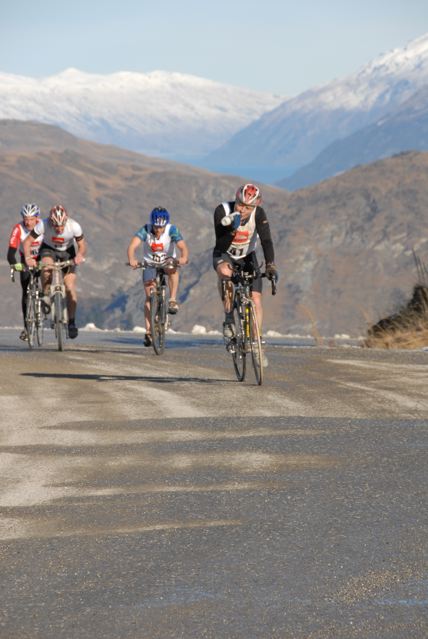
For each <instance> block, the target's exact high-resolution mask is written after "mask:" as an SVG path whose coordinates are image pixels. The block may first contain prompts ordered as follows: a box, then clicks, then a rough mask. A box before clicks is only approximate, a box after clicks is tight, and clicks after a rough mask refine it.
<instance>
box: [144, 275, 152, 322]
mask: <svg viewBox="0 0 428 639" xmlns="http://www.w3.org/2000/svg"><path fill="white" fill-rule="evenodd" d="M153 286H154V280H148V281H147V282H144V293H145V294H146V299H145V302H144V321H145V324H146V334H147V333H150V294H151V292H152V289H153Z"/></svg>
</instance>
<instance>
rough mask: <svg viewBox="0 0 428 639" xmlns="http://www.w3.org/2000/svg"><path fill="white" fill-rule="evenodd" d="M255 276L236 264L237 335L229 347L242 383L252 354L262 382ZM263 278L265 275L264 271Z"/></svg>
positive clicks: (228, 341) (273, 283) (235, 328)
mask: <svg viewBox="0 0 428 639" xmlns="http://www.w3.org/2000/svg"><path fill="white" fill-rule="evenodd" d="M256 276H257V274H252V273H248V272H247V271H245V269H244V266H243V265H241V264H239V263H238V264H236V265H235V266H234V274H233V276H232V282H233V284H234V294H233V301H232V312H233V317H234V333H235V334H234V336H233V337H232V338H230V339H227V341H226V349H227V351H228V352H229V353H231V355H232V360H233V366H234V369H235V373H236V377H237V379H238V381H240V382H242V381H244V379H245V375H246V368H247V367H246V356H247V354H251V360H252V365H253V370H254V374H255V377H256V382H257V384H258V385H259V386H260V385H261V384H262V383H263V359H262V358H263V353H262V346H261V337H260V329H259V325H258V321H257V315H256V310H255V305H254V302H253V300H252V296H251V283H252V281H253V279H254V278H255V277H256ZM261 277H266V274H265V273H263V274H261ZM275 293H276V287H275V282H272V294H273V295H275Z"/></svg>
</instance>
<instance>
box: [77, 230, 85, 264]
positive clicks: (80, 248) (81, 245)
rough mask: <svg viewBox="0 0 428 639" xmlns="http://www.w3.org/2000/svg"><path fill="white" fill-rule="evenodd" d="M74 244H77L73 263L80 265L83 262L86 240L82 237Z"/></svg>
mask: <svg viewBox="0 0 428 639" xmlns="http://www.w3.org/2000/svg"><path fill="white" fill-rule="evenodd" d="M76 243H77V254H76V257H75V258H74V261H75V262H76V264H81V263H82V262H84V261H85V255H86V247H87V245H86V240H85V238H84V237H83V236H82V237H79V238H78V239H76Z"/></svg>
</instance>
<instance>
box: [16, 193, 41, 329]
mask: <svg viewBox="0 0 428 639" xmlns="http://www.w3.org/2000/svg"><path fill="white" fill-rule="evenodd" d="M21 216H22V221H21V222H19V223H18V224H15V225H14V227H13V229H12V233H11V234H10V239H9V248H8V251H7V261H8V262H9V264H10V265H11V266H12V267H13V269H14V270H15V271H18V272H19V276H20V280H21V288H22V296H21V308H22V316H23V318H24V329H23V330H22V331H21V334H20V335H19V339H22V340H26V339H27V338H28V334H27V328H26V326H25V317H26V315H27V287H28V283H29V281H30V272H29V271H28V270H27V269H26V268H25V257H24V253H23V250H24V249H23V244H24V240H25V238H26V237H28V235H29V234H30V233H31V231H32V230H33V228H34V227H35V226H36V224H37V223H38V221H39V219H40V209H39V207H38V206H37V204H34V203H30V204H24V206H23V207H22V209H21ZM42 241H43V235H41V236H39V237H38V238H35V239H33V240H32V242H31V245H30V252H31V255H33V256H34V257H35V258H36V259H38V255H39V251H40V246H41V244H42ZM18 251H19V260H18V258H17V253H18Z"/></svg>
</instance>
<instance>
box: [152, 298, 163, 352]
mask: <svg viewBox="0 0 428 639" xmlns="http://www.w3.org/2000/svg"><path fill="white" fill-rule="evenodd" d="M163 316H164V304H163V300H162V298H161V297H160V296H159V295H158V294H157V292H156V291H153V292H152V293H151V295H150V330H151V333H152V345H153V350H154V351H155V353H156V355H162V353H163V352H164V350H165V321H163Z"/></svg>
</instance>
